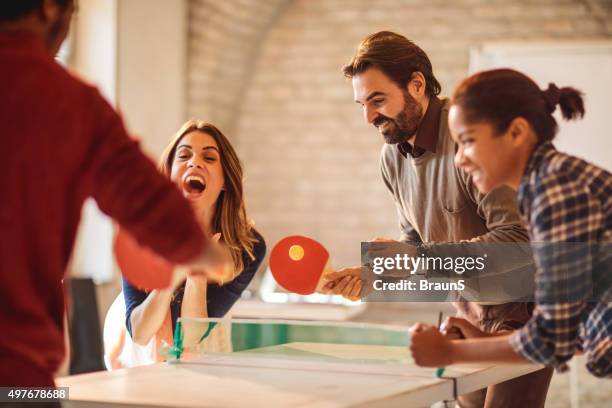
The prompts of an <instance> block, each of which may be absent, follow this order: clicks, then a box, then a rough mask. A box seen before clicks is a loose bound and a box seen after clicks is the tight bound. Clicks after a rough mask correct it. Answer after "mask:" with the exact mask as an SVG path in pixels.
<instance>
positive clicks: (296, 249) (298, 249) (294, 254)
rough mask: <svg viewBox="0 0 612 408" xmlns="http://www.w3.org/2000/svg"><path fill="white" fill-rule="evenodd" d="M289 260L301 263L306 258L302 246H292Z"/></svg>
mask: <svg viewBox="0 0 612 408" xmlns="http://www.w3.org/2000/svg"><path fill="white" fill-rule="evenodd" d="M289 258H291V260H292V261H296V262H297V261H301V260H302V258H304V248H303V247H302V246H301V245H292V246H291V248H289Z"/></svg>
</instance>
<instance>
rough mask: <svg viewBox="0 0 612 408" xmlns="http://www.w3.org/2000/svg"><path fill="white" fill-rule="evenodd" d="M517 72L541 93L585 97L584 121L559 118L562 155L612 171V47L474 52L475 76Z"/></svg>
mask: <svg viewBox="0 0 612 408" xmlns="http://www.w3.org/2000/svg"><path fill="white" fill-rule="evenodd" d="M492 68H513V69H516V70H518V71H521V72H523V73H525V74H526V75H528V76H529V77H531V78H532V79H533V80H534V81H536V82H537V83H538V85H539V86H540V88H543V89H545V88H547V87H548V83H549V82H554V83H555V84H556V85H557V86H558V87H559V88H561V87H563V86H572V87H574V88H577V89H579V90H581V91H582V92H584V94H585V95H584V98H585V110H586V114H585V116H584V118H583V119H582V120H578V121H572V122H566V121H564V120H562V118H561V113H560V111H559V108H557V110H556V111H555V113H554V116H555V119H556V120H557V123H558V125H559V132H558V133H557V137H556V138H555V141H554V144H555V146H556V147H557V149H558V150H560V151H564V152H567V153H569V154H571V155H574V156H578V157H580V158H583V159H585V160H587V161H589V162H591V163H594V164H596V165H598V166H600V167H603V168H604V169H606V170H608V171H612V131H611V130H610V127H611V126H612V123H611V122H610V121H611V119H612V109H611V108H610V101H611V95H612V41H586V42H577V41H576V42H563V43H559V42H538V43H531V42H526V43H525V42H523V43H486V44H483V45H482V46H479V47H474V48H472V49H470V68H469V70H470V73H475V72H478V71H482V70H486V69H492Z"/></svg>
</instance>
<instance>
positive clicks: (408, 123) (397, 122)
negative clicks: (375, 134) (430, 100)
mask: <svg viewBox="0 0 612 408" xmlns="http://www.w3.org/2000/svg"><path fill="white" fill-rule="evenodd" d="M422 117H423V107H422V106H421V104H419V103H418V102H417V101H416V99H414V98H413V97H412V95H410V94H409V93H408V92H406V91H404V109H402V111H401V112H400V113H398V114H397V116H396V117H395V118H390V117H387V116H384V115H379V116H378V118H376V120H375V121H374V126H376V127H377V128H378V130H379V132H380V133H381V134H382V135H383V138H384V139H385V143H388V144H397V143H402V142H407V141H408V140H409V139H410V138H411V137H412V136H413V135H414V134H415V133H416V131H417V129H418V128H419V124H420V123H421V118H422ZM382 125H385V128H384V130H383V129H382V128H381V126H382Z"/></svg>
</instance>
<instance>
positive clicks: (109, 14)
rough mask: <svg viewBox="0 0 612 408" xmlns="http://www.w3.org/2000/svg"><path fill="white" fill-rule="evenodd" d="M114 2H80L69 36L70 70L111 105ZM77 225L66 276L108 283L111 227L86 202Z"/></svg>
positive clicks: (90, 202)
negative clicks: (93, 86)
mask: <svg viewBox="0 0 612 408" xmlns="http://www.w3.org/2000/svg"><path fill="white" fill-rule="evenodd" d="M116 23H117V0H80V1H79V11H78V13H77V14H76V17H75V21H74V22H73V26H72V32H71V34H70V36H71V37H70V40H71V44H70V55H69V57H68V60H69V61H70V68H71V69H72V70H73V72H75V73H76V74H78V75H79V76H81V77H82V78H83V79H84V80H86V81H87V82H90V83H93V84H95V85H96V86H97V87H98V88H99V89H100V91H101V92H102V94H103V95H104V96H105V97H106V98H107V99H108V100H109V101H110V102H111V103H113V104H114V102H115V95H116V65H117V64H116V61H117V52H116V49H117V35H116V33H117V24H116ZM81 216H82V218H81V224H80V226H79V232H78V235H77V239H76V245H75V248H74V251H73V255H72V260H71V263H70V267H69V273H70V274H71V275H72V276H80V277H92V278H94V279H95V280H96V281H98V282H102V281H108V280H110V279H112V277H113V274H114V271H115V266H114V261H113V254H112V238H113V226H112V222H111V220H110V219H109V218H108V217H106V216H105V215H104V214H102V212H100V210H99V209H98V206H97V205H96V203H95V202H94V201H93V199H89V200H87V201H86V202H85V206H84V207H83V211H82V214H81Z"/></svg>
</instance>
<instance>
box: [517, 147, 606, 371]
mask: <svg viewBox="0 0 612 408" xmlns="http://www.w3.org/2000/svg"><path fill="white" fill-rule="evenodd" d="M518 202H519V208H520V211H521V215H522V217H523V221H524V222H525V224H526V225H527V226H528V230H529V234H530V238H531V242H532V246H533V250H534V252H533V253H534V260H535V263H536V266H537V273H536V293H535V299H536V308H535V310H534V314H533V317H532V318H531V320H530V321H529V322H528V323H527V324H526V325H525V326H524V327H523V328H521V329H520V330H517V331H516V332H515V333H514V334H513V335H512V336H511V340H510V344H511V345H512V347H513V349H514V350H515V351H516V352H517V353H519V354H521V355H522V356H524V357H525V358H527V359H528V360H530V361H533V362H535V363H539V364H545V365H547V366H553V367H555V368H556V369H557V370H558V371H560V372H562V371H565V370H567V365H566V362H567V361H568V360H569V359H571V357H572V356H573V355H574V353H575V352H576V351H583V352H584V353H585V355H586V358H587V368H588V370H589V371H590V372H591V373H592V374H593V375H595V376H598V377H612V307H611V306H612V285H611V278H612V273H611V271H612V250H611V249H612V175H611V174H610V173H608V172H606V171H605V170H602V169H600V168H598V167H596V166H593V165H591V164H589V163H587V162H585V161H584V160H581V159H578V158H575V157H572V156H568V155H566V154H563V153H560V152H558V151H557V150H556V149H555V148H554V146H553V145H552V144H551V143H544V144H542V145H540V146H539V147H537V148H536V150H535V152H534V153H533V155H532V157H531V158H530V160H529V163H528V164H527V168H526V170H525V174H524V176H523V179H522V181H521V185H520V188H519V192H518Z"/></svg>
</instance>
